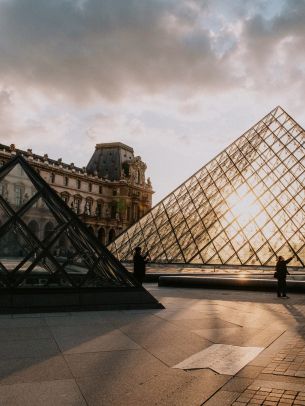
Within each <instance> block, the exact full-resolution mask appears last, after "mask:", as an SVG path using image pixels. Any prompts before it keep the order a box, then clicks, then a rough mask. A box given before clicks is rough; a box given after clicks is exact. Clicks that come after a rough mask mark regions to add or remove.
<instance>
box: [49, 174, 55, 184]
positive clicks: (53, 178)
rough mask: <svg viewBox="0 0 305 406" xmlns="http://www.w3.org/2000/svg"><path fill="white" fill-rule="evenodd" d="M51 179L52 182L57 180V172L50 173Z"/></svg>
mask: <svg viewBox="0 0 305 406" xmlns="http://www.w3.org/2000/svg"><path fill="white" fill-rule="evenodd" d="M50 181H51V183H54V182H55V173H53V172H52V173H51V174H50Z"/></svg>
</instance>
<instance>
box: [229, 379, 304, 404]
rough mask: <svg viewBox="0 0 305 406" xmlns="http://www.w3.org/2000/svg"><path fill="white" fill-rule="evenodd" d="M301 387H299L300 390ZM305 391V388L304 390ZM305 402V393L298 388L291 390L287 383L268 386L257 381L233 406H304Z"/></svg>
mask: <svg viewBox="0 0 305 406" xmlns="http://www.w3.org/2000/svg"><path fill="white" fill-rule="evenodd" d="M300 387H301V385H298V388H300ZM304 390H305V388H304ZM304 401H305V392H303V391H301V390H297V388H296V387H295V388H293V389H292V388H289V387H287V384H286V383H282V385H281V387H279V383H275V382H274V383H273V386H272V385H269V383H268V384H266V383H265V382H264V381H255V382H254V383H253V384H252V385H249V387H248V388H247V389H246V390H245V391H243V392H242V393H241V394H240V396H239V397H238V398H237V399H236V401H235V402H233V404H232V406H240V405H264V406H277V405H286V406H287V405H292V406H294V405H303V406H304Z"/></svg>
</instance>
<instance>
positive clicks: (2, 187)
mask: <svg viewBox="0 0 305 406" xmlns="http://www.w3.org/2000/svg"><path fill="white" fill-rule="evenodd" d="M0 191H1V196H2V197H3V198H4V200H6V201H7V203H9V205H10V206H11V207H12V208H13V209H14V210H18V209H19V208H20V207H22V206H23V205H24V204H25V203H26V202H27V201H28V200H29V199H31V198H32V197H33V196H34V194H36V192H37V190H36V188H35V187H34V185H33V183H32V181H31V180H30V179H29V177H28V176H27V174H26V173H25V172H24V170H23V168H22V166H21V165H20V164H16V165H15V166H14V167H13V168H12V169H11V170H10V172H9V173H8V174H6V175H5V176H3V177H2V178H1V180H0Z"/></svg>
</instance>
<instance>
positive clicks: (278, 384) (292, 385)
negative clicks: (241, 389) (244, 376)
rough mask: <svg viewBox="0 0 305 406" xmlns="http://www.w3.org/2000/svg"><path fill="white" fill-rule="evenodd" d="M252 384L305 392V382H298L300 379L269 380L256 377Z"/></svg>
mask: <svg viewBox="0 0 305 406" xmlns="http://www.w3.org/2000/svg"><path fill="white" fill-rule="evenodd" d="M252 385H253V386H257V387H260V388H267V389H281V390H283V389H285V390H287V391H296V392H305V390H304V389H305V387H304V383H301V382H299V383H298V380H295V381H294V382H287V381H285V380H283V381H268V380H263V379H256V380H255V381H254V382H253V384H252ZM249 389H250V388H249Z"/></svg>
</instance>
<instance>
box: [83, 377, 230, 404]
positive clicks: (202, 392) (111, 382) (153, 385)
mask: <svg viewBox="0 0 305 406" xmlns="http://www.w3.org/2000/svg"><path fill="white" fill-rule="evenodd" d="M111 378H112V377H111ZM226 379H227V378H226V377H221V376H217V375H213V374H211V373H209V374H208V373H207V374H204V375H201V376H199V375H193V374H190V373H186V372H184V371H179V370H170V369H168V370H167V371H164V372H162V373H158V374H156V375H154V376H153V377H151V378H150V379H146V378H144V377H143V378H142V380H139V378H138V377H136V379H135V377H134V376H132V375H125V376H122V375H121V376H120V377H118V380H116V379H108V380H106V379H105V380H104V379H103V377H99V378H97V377H86V378H79V379H77V383H78V385H79V387H80V389H81V391H82V393H83V395H84V397H85V399H86V401H87V402H88V404H89V405H90V406H98V405H111V406H121V405H124V406H135V405H142V404H145V405H158V406H159V405H160V406H161V405H162V406H165V405H168V406H169V405H175V406H176V405H177V406H178V405H194V406H196V405H198V406H199V405H201V404H202V403H203V402H204V401H205V399H207V398H209V397H210V396H212V395H213V393H215V391H216V390H218V389H219V388H220V387H221V386H222V385H223V384H224V382H225V381H226Z"/></svg>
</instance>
